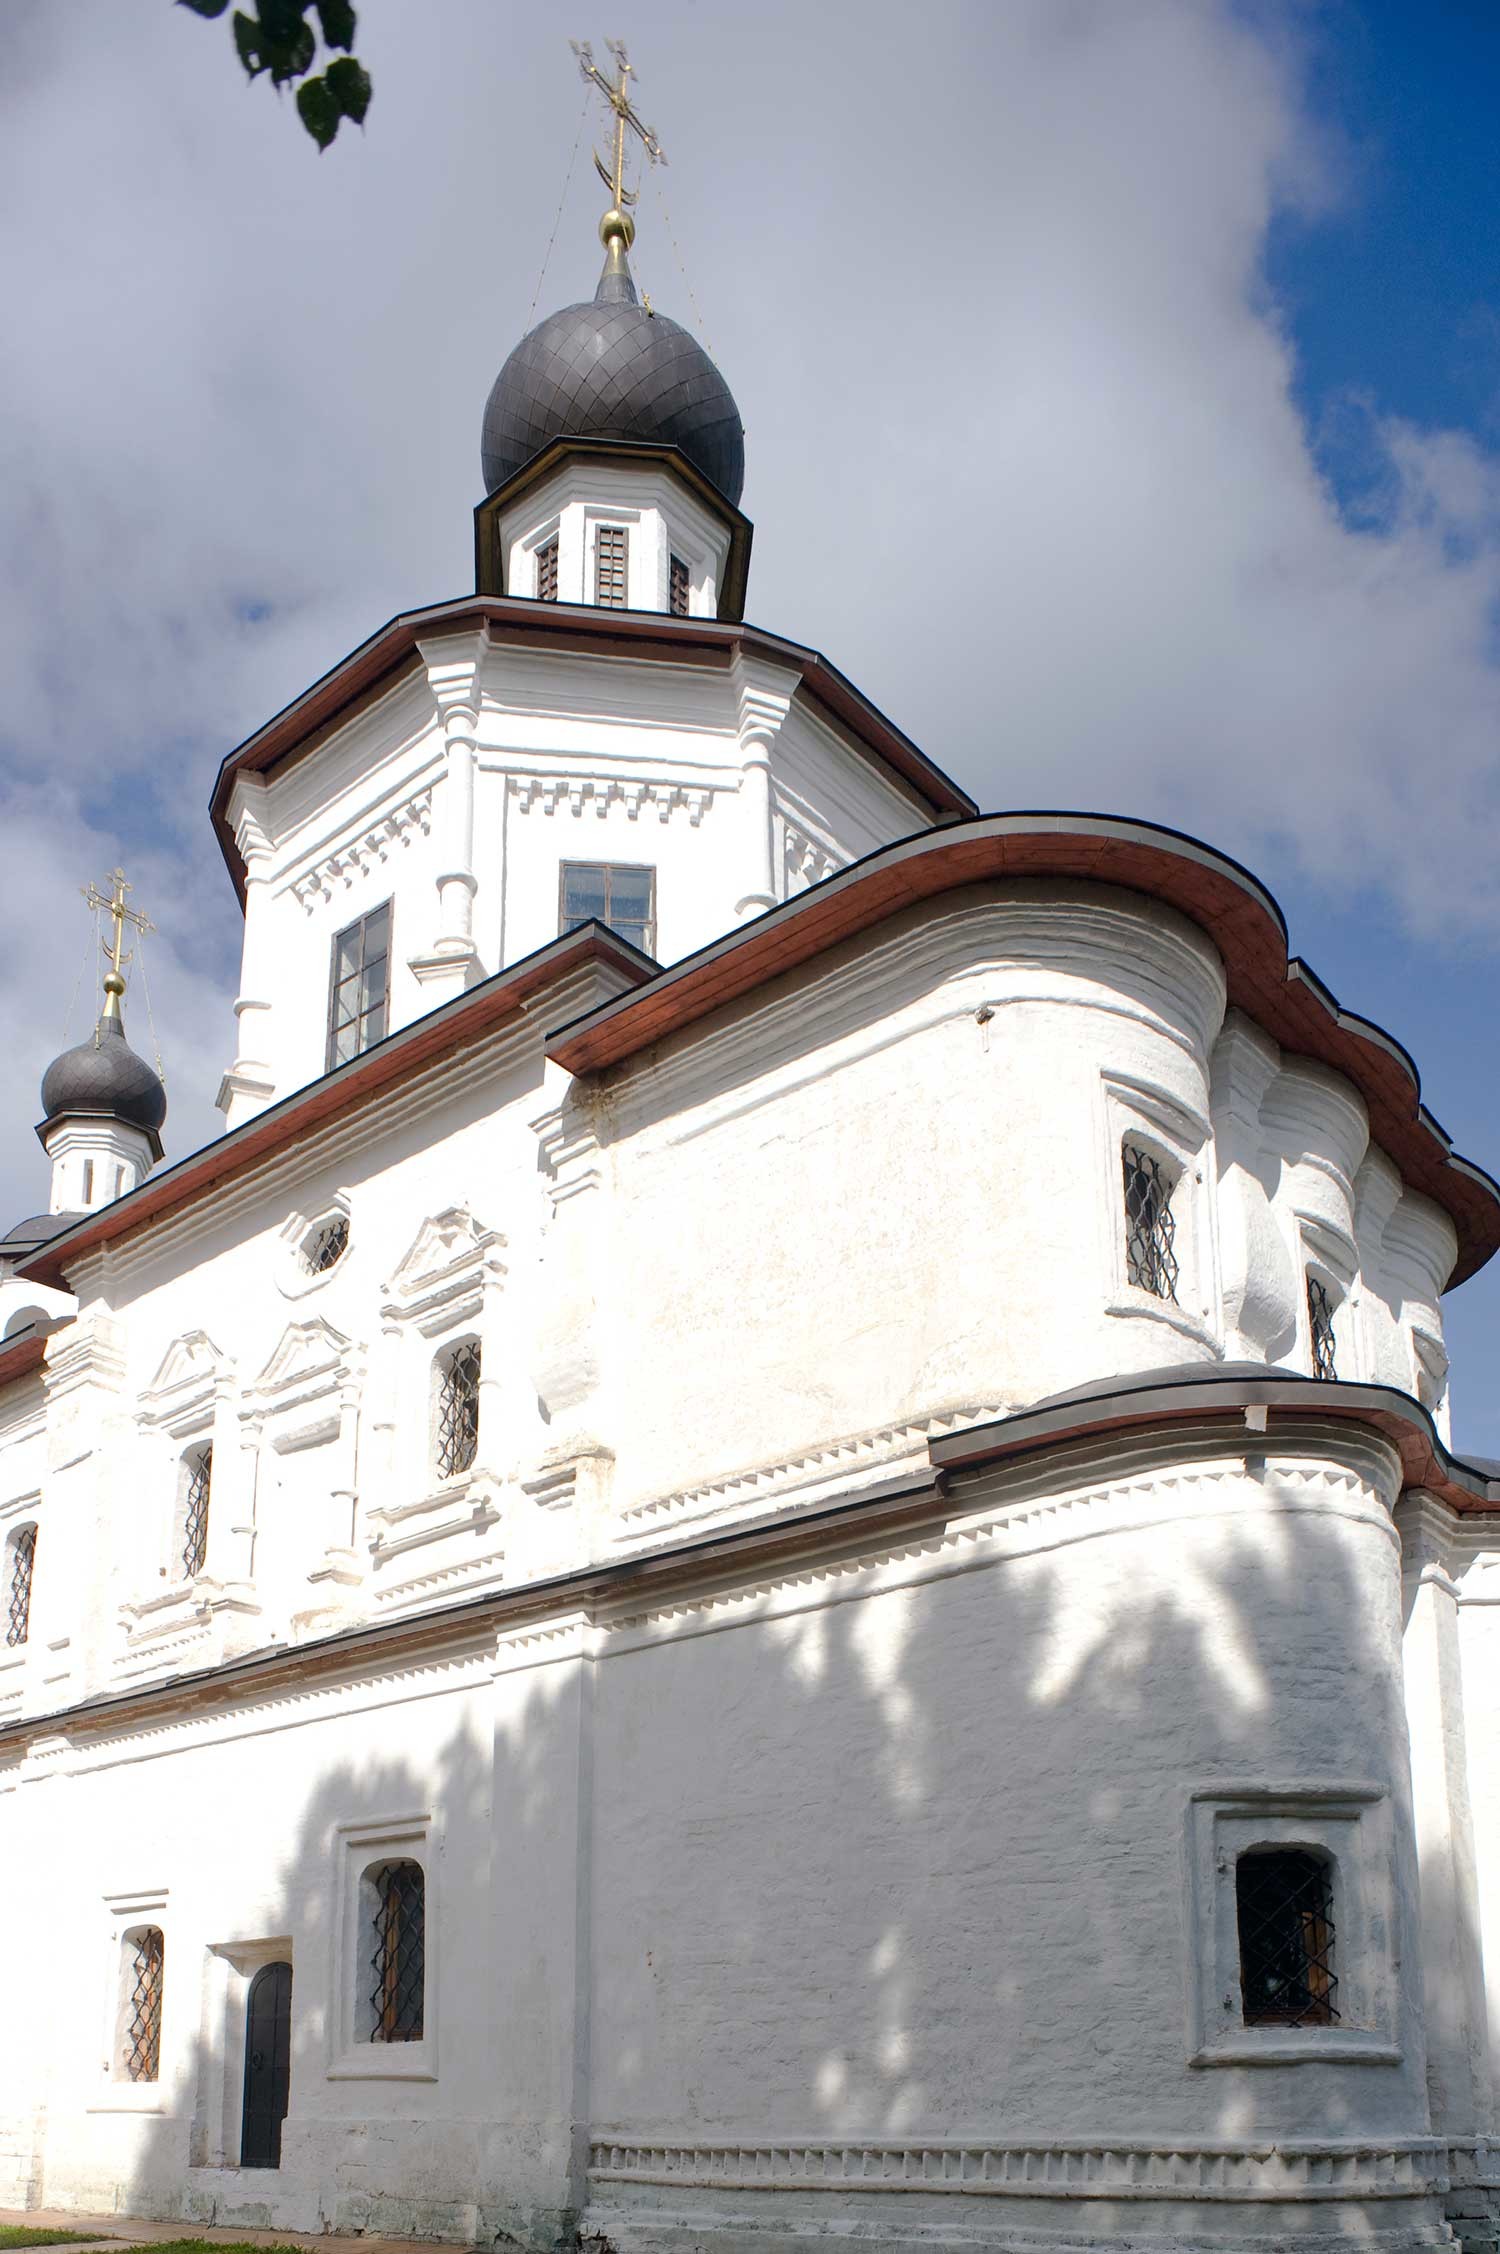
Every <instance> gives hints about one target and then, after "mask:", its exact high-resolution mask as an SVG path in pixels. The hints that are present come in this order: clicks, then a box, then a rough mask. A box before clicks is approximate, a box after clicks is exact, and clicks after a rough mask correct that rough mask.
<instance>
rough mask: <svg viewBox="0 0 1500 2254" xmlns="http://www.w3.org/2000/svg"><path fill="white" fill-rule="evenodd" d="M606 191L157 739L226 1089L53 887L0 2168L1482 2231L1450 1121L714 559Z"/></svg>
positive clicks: (1434, 2240) (1493, 1532) (707, 428)
mask: <svg viewBox="0 0 1500 2254" xmlns="http://www.w3.org/2000/svg"><path fill="white" fill-rule="evenodd" d="M601 232H602V234H603V236H604V239H605V242H606V246H607V257H606V264H605V270H604V274H603V278H602V280H601V282H600V285H599V288H598V292H597V294H596V296H595V297H594V298H593V299H592V301H590V302H587V303H584V304H580V305H574V306H570V307H568V308H566V309H565V310H564V311H561V312H559V313H555V314H553V315H552V316H551V317H550V318H548V319H547V320H544V321H543V322H542V324H541V325H540V327H539V328H537V329H535V330H534V331H533V332H532V333H531V335H530V336H528V337H527V338H526V339H525V340H524V341H523V342H522V343H521V344H520V345H518V346H517V348H516V350H515V352H514V353H513V354H512V355H511V358H510V359H509V360H508V361H507V363H506V365H505V367H504V368H503V370H502V371H501V374H500V376H499V378H498V379H497V381H496V383H495V386H494V389H493V391H492V392H491V394H490V398H489V403H488V407H487V409H486V413H485V421H484V447H483V451H484V484H485V496H486V497H485V498H484V500H483V501H482V502H481V504H480V506H479V508H478V510H477V512H476V519H475V527H476V588H475V592H474V593H473V594H471V595H466V596H463V597H461V598H459V599H458V600H455V601H448V602H442V603H438V604H435V605H433V606H432V607H430V608H427V609H422V610H414V611H411V612H409V613H407V614H405V615H403V616H400V617H398V618H395V619H393V620H392V621H391V622H390V623H389V624H388V625H386V626H384V627H382V628H381V629H380V631H379V632H377V633H376V634H374V635H373V636H372V637H371V639H370V640H369V641H367V642H365V643H364V644H363V645H362V646H361V647H360V648H359V649H357V650H355V651H354V652H353V653H352V654H351V655H350V656H349V657H347V658H346V659H344V660H343V662H342V663H340V664H339V665H337V666H335V667H334V669H333V670H332V671H331V672H330V673H328V674H327V675H326V676H325V677H324V678H323V679H322V680H320V681H318V682H316V683H314V685H313V686H312V687H311V688H309V689H308V690H307V692H306V693H305V694H304V695H303V696H302V697H300V698H299V699H298V700H297V702H296V703H294V704H293V705H291V706H289V707H288V709H287V710H286V711H284V712H282V713H280V714H278V715H277V716H276V717H275V718H274V719H272V720H270V721H268V722H267V724H266V725H265V726H264V727H263V728H262V729H260V731H259V732H258V733H257V734H255V735H254V736H252V737H251V738H250V739H249V741H248V742H246V743H244V744H242V745H241V746H240V748H239V749H238V750H237V751H235V752H234V753H233V754H232V755H231V756H230V757H229V758H228V759H226V761H225V762H224V765H223V769H222V771H221V773H220V776H219V780H218V784H217V787H216V789H215V792H214V797H213V806H212V819H213V824H214V829H215V832H216V836H217V839H218V843H219V846H220V848H221V850H222V852H223V854H224V857H225V860H226V861H227V863H228V869H229V874H230V878H231V879H232V881H233V883H234V884H235V886H236V887H237V888H238V891H239V894H240V897H241V899H242V901H243V906H244V918H245V924H244V933H245V936H244V956H243V971H242V976H241V982H240V991H239V997H238V1000H237V1001H236V1003H235V1025H234V1030H233V1032H232V1035H231V1034H229V1033H228V1030H227V1029H226V1042H225V1055H226V1068H225V1071H224V1076H223V1084H222V1090H221V1096H220V1101H221V1104H222V1107H223V1110H224V1113H225V1119H226V1131H225V1133H224V1134H223V1135H222V1137H221V1138H220V1139H218V1140H216V1141H214V1142H212V1143H210V1144H208V1145H207V1146H206V1147H205V1148H203V1149H201V1150H197V1151H192V1152H189V1153H187V1154H186V1155H177V1154H175V1153H171V1152H170V1151H169V1150H168V1149H166V1148H165V1147H164V1142H163V1134H164V1129H165V1114H166V1106H165V1097H164V1095H163V1091H162V1088H161V1084H160V1082H159V1080H158V1079H157V1077H156V1075H155V1073H154V1072H153V1071H152V1070H151V1068H150V1066H149V1065H147V1064H146V1063H145V1061H144V1060H143V1059H142V1058H140V1057H139V1056H137V1055H136V1054H135V1053H134V1052H133V1051H132V1049H131V1048H130V1046H129V1044H128V1042H127V1039H126V1036H125V1030H124V1018H123V1016H122V996H123V995H124V990H125V981H124V978H123V976H122V975H121V974H120V969H119V959H118V958H119V949H118V947H117V949H116V957H117V960H116V966H115V968H114V969H113V970H112V971H111V972H110V974H109V976H108V977H107V978H106V981H105V989H106V990H105V998H104V1007H103V1014H102V1016H101V1018H100V1021H99V1026H98V1030H97V1032H96V1033H95V1034H94V1035H93V1036H92V1037H91V1038H90V1039H89V1040H88V1041H86V1042H85V1043H84V1044H83V1045H82V1046H81V1047H80V1048H78V1049H76V1050H72V1051H69V1052H68V1053H67V1054H66V1055H64V1056H62V1057H60V1058H58V1059H57V1060H56V1061H55V1062H54V1063H53V1064H52V1065H51V1067H50V1069H49V1070H48V1072H47V1074H46V1079H45V1083H44V1091H43V1107H44V1112H45V1117H44V1119H43V1122H42V1125H41V1127H40V1128H39V1130H38V1131H39V1134H40V1137H41V1140H42V1142H43V1144H44V1146H45V1151H46V1155H47V1158H48V1159H49V1160H50V1163H51V1168H52V1176H51V1196H50V1205H49V1210H48V1211H47V1212H46V1213H44V1214H41V1215H39V1216H38V1217H36V1218H34V1219H31V1220H27V1221H24V1222H22V1223H21V1224H20V1225H19V1227H18V1228H16V1229H14V1230H13V1231H12V1232H11V1234H10V1236H9V1237H8V1238H7V1239H6V1240H5V1242H4V1245H3V1247H0V1254H3V1261H0V1267H3V1273H4V1277H5V1280H4V1281H3V1283H0V1330H3V1337H0V1542H3V1550H0V1628H3V1630H4V1641H3V1642H0V1869H3V1872H4V1880H5V1892H6V1909H7V1919H6V1926H7V1932H8V1935H9V1938H10V1945H11V1948H12V1950H13V1952H14V1954H13V1956H12V1959H11V1963H10V1968H9V1971H8V1974H7V1980H6V1992H7V1998H8V2005H9V2009H10V2012H11V2015H12V2020H13V2023H14V2027H15V2029H16V2031H17V2033H16V2038H15V2039H13V2040H12V2041H10V2042H9V2043H7V2044H6V2045H5V2046H4V2050H3V2054H0V2206H7V2205H8V2206H12V2207H28V2206H30V2207H37V2206H41V2205H47V2206H52V2207H64V2208H73V2209H83V2210H87V2211H89V2212H91V2213H97V2214H99V2215H109V2214H112V2213H128V2214H135V2215H149V2216H160V2217H181V2218H183V2219H184V2220H185V2221H191V2220H197V2221H199V2222H209V2221H213V2222H218V2223H238V2224H241V2225H244V2226H247V2227H248V2226H251V2225H265V2226H270V2227H275V2228H283V2229H297V2230H302V2231H316V2230H319V2229H329V2230H333V2229H337V2230H357V2229H370V2230H382V2231H395V2232H402V2233H411V2234H416V2235H422V2236H429V2237H432V2238H438V2239H451V2240H458V2241H462V2242H466V2243H478V2244H481V2245H487V2246H488V2245H495V2244H499V2245H501V2246H506V2247H509V2246H512V2245H516V2246H520V2247H524V2248H527V2249H531V2250H534V2254H545V2250H549V2249H557V2248H563V2247H570V2246H575V2245H578V2244H580V2243H582V2244H584V2245H587V2246H592V2247H594V2248H596V2249H599V2250H600V2254H602V2250H603V2249H605V2248H611V2249H619V2250H621V2254H628V2250H636V2249H640V2250H645V2249H656V2248H667V2247H672V2248H682V2249H690V2248H691V2249H696V2248H702V2249H722V2250H723V2254H745V2250H747V2249H752V2248H759V2249H765V2250H766V2254H774V2250H777V2249H780V2250H783V2254H785V2250H788V2249H792V2248H796V2247H802V2246H803V2245H805V2243H806V2242H807V2241H808V2240H810V2239H815V2238H818V2237H825V2236H826V2237H838V2238H841V2239H848V2240H853V2241H856V2242H858V2243H860V2244H868V2245H870V2246H872V2247H876V2248H883V2249H888V2250H890V2254H898V2250H899V2254H916V2250H918V2249H930V2250H938V2249H958V2248H964V2249H972V2250H977V2254H1000V2250H1002V2249H1004V2250H1014V2254H1047V2250H1051V2254H1072V2250H1076V2249H1080V2248H1083V2247H1088V2248H1091V2249H1116V2250H1120V2254H1124V2250H1126V2249H1129V2250H1131V2254H1143V2250H1146V2249H1161V2250H1162V2254H1199V2250H1205V2254H1206V2250H1213V2254H1252V2250H1254V2254H1273V2250H1282V2249H1293V2250H1298V2254H1332V2250H1333V2249H1336V2248H1337V2249H1358V2250H1359V2254H1418V2250H1419V2249H1422V2250H1425V2249H1434V2250H1436V2249H1439V2248H1453V2247H1455V2246H1458V2245H1460V2244H1461V2245H1462V2246H1463V2247H1465V2248H1466V2249H1468V2250H1470V2254H1477V2250H1479V2249H1491V2248H1494V2247H1495V2246H1496V2244H1497V2243H1500V2152H1497V2151H1496V2149H1495V2146H1494V2145H1493V2144H1492V2141H1491V2140H1492V2137H1493V2136H1494V2133H1495V2129H1496V2116H1495V2090H1496V2075H1497V2065H1500V2061H1497V2055H1496V2053H1497V2032H1500V1702H1497V1697H1496V1692H1497V1688H1500V1609H1497V1606H1500V1465H1488V1464H1484V1463H1476V1462H1473V1461H1464V1460H1461V1459H1459V1458H1458V1457H1456V1456H1455V1455H1454V1453H1453V1451H1452V1447H1451V1443H1450V1436H1449V1421H1448V1365H1447V1356H1446V1353H1445V1350H1444V1345H1443V1317H1442V1294H1443V1292H1444V1290H1445V1288H1446V1287H1447V1286H1448V1285H1450V1284H1451V1283H1454V1282H1456V1281H1459V1280H1461V1279H1462V1278H1464V1277H1466V1276H1468V1275H1471V1274H1472V1273H1473V1272H1474V1271H1475V1270H1476V1269H1477V1268H1478V1267H1479V1266H1480V1265H1481V1264H1482V1263H1483V1262H1485V1261H1487V1260H1488V1259H1490V1258H1491V1257H1492V1255H1493V1254H1494V1253H1495V1251H1496V1248H1497V1246H1500V1191H1497V1188H1496V1185H1495V1183H1494V1182H1492V1181H1491V1180H1490V1178H1489V1177H1488V1176H1487V1175H1486V1174H1484V1173H1483V1172H1481V1171H1480V1170H1479V1169H1478V1168H1477V1167H1476V1166H1474V1165H1471V1164H1470V1163H1469V1162H1468V1161H1466V1160H1464V1159H1462V1158H1460V1157H1458V1156H1456V1155H1455V1153H1454V1152H1453V1150H1452V1149H1451V1147H1450V1145H1449V1143H1448V1141H1447V1138H1446V1137H1445V1136H1444V1134H1443V1132H1442V1129H1441V1128H1440V1127H1439V1126H1438V1124H1437V1122H1436V1120H1435V1119H1434V1118H1433V1117H1432V1116H1431V1114H1430V1113H1429V1112H1428V1111H1427V1110H1426V1109H1425V1108H1424V1106H1423V1103H1422V1101H1421V1097H1420V1094H1419V1088H1418V1081H1417V1075H1416V1072H1415V1069H1414V1068H1413V1066H1412V1064H1411V1062H1410V1060H1409V1059H1408V1058H1407V1056H1406V1055H1405V1053H1404V1052H1403V1051H1402V1050H1401V1049H1400V1048H1399V1047H1398V1046H1397V1044H1396V1043H1395V1042H1394V1041H1393V1040H1391V1039H1390V1038H1389V1037H1388V1036H1387V1035H1386V1034H1384V1033H1383V1032H1381V1031H1380V1030H1379V1029H1378V1028H1377V1027H1376V1026H1374V1025H1372V1024H1370V1023H1368V1022H1367V1021H1365V1020H1364V1019H1362V1018H1360V1017H1357V1016H1353V1015H1351V1014H1349V1013H1348V1012H1346V1011H1345V1010H1343V1009H1341V1008H1340V1007H1339V1006H1338V1004H1337V1003H1336V1002H1335V1001H1334V1000H1333V998H1332V996H1331V995H1330V994H1329V993H1328V991H1327V989H1326V988H1325V987H1323V986H1322V985H1320V983H1319V982H1318V980H1317V978H1316V977H1315V976H1314V975H1313V973H1312V972H1311V971H1310V970H1309V969H1308V968H1307V967H1306V966H1305V965H1304V964H1303V963H1301V962H1300V961H1298V960H1297V959H1296V958H1295V957H1292V956H1289V954H1288V948H1287V937H1286V931H1285V927H1284V925H1283V922H1282V919H1281V917H1280V914H1279V912H1278V910H1277V907H1276V904H1275V902H1274V901H1273V900H1272V899H1271V898H1270V896H1269V895H1268V894H1267V893H1266V892H1265V890H1264V889H1263V888H1262V887H1261V886H1260V885H1259V884H1258V883H1257V882H1256V881H1255V879H1254V878H1253V877H1252V876H1250V875H1248V874H1247V873H1246V871H1245V870H1244V869H1242V868H1240V867H1239V866H1238V865H1237V864H1235V863H1234V862H1232V861H1230V860H1228V859H1226V858H1225V857H1223V856H1222V855H1220V854H1218V853H1216V852H1215V851H1214V850H1213V849H1212V848H1211V847H1209V846H1206V845H1202V844H1199V843H1196V842H1194V841H1193V840H1191V839H1189V838H1186V837H1183V836H1180V835H1177V834H1175V833H1173V832H1170V831H1166V830H1162V829H1160V828H1156V827H1153V826H1152V825H1150V824H1148V823H1144V822H1136V821H1131V820H1128V819H1122V818H1114V817H1103V816H1097V815H1081V814H1063V813H1005V814H990V815H981V814H979V813H978V812H977V811H976V809H975V807H974V806H973V804H972V802H971V801H970V800H969V799H968V797H967V796H966V795H965V793H964V792H963V790H962V789H961V788H959V787H958V785H956V784H955V783H953V782H952V781H950V780H949V779H948V778H947V777H946V776H945V775H943V774H942V773H940V772H939V771H938V769H937V768H936V767H934V766H933V765H932V763H931V762H930V761H929V760H928V759H926V758H925V757H924V756H923V754H922V752H921V751H920V750H919V749H918V748H917V746H916V745H915V744H914V743H912V742H911V741H910V740H909V739H908V738H907V737H906V736H905V735H903V734H902V733H901V731H900V729H899V728H897V727H896V726H895V725H894V724H893V723H892V722H891V721H890V720H889V719H887V718H886V717H885V716H884V715H883V714H882V713H881V712H879V711H877V710H876V709H875V707H874V706H873V705H871V704H870V703H869V702H868V700H867V699H866V698H865V697H863V696H862V695H861V693H860V692H859V690H858V689H857V688H856V687H855V686H854V685H853V684H852V683H851V682H850V681H848V680H847V679H846V678H845V677H844V676H843V675H842V674H841V673H840V672H839V671H838V670H837V669H836V667H835V666H834V665H832V664H831V663H830V662H829V661H828V659H826V658H825V657H822V656H820V655H819V654H818V653H817V652H815V651H813V650H810V649H805V648H802V647H799V646H798V645H797V644H795V643H793V642H789V641H786V640H783V639H781V638H780V637H778V636H775V635H772V634H768V633H764V632H761V631H760V630H759V629H757V628H756V627H754V626H753V625H750V624H747V623H746V620H745V616H744V612H745V603H746V586H747V573H748V563H749V550H750V525H749V523H748V521H747V519H746V518H745V517H744V516H743V515H742V514H741V511H740V507H739V501H740V490H741V483H742V476H743V467H744V462H743V441H742V433H741V428H740V421H739V416H738V414H737V411H736V409H735V405H734V401H733V398H732V396H731V394H730V392H729V390H728V387H727V386H726V384H725V383H724V380H723V378H722V377H721V376H720V374H719V372H718V370H717V369H716V368H715V367H714V366H713V364H712V363H711V361H710V360H709V359H708V358H707V356H706V354H705V353H704V352H703V351H702V349H701V348H700V347H699V345H698V344H697V343H695V342H694V340H693V339H692V338H691V337H690V336H689V335H688V334H687V333H686V332H685V331H684V330H683V329H681V328H680V327H678V326H677V325H676V324H675V323H674V322H672V321H671V320H670V319H668V318H667V317H666V316H665V315H663V314H661V313H656V312H653V311H652V310H650V309H649V308H648V307H646V306H644V305H642V304H641V303H640V302H638V300H637V295H636V291H635V287H634V285H633V283H632V281H631V278H630V273H629V267H628V263H627V251H628V248H629V243H630V239H631V235H632V233H633V228H632V224H631V222H630V219H629V217H628V214H627V213H625V212H624V211H623V209H622V208H621V207H620V206H619V205H618V204H617V206H616V208H614V209H612V211H611V212H610V213H609V214H608V215H607V217H606V219H605V221H604V224H603V227H602V229H601ZM115 904H116V906H117V907H118V910H119V916H118V918H117V931H118V929H120V928H122V926H123V923H124V922H125V920H127V919H128V911H127V910H126V909H125V908H124V894H123V892H119V893H117V894H116V896H115ZM231 1041H232V1054H231V1053H230V1052H231ZM37 1061H38V1062H39V1063H40V1062H41V1061H42V1060H37ZM40 1181H41V1175H40V1172H39V1188H38V1202H41V1188H40ZM1486 1967H1488V1973H1487V1972H1486Z"/></svg>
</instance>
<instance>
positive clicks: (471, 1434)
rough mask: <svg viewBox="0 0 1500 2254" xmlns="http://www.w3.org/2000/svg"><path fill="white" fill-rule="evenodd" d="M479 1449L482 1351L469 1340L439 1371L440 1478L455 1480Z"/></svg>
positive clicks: (438, 1438) (471, 1461) (438, 1462)
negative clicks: (480, 1362) (480, 1359)
mask: <svg viewBox="0 0 1500 2254" xmlns="http://www.w3.org/2000/svg"><path fill="white" fill-rule="evenodd" d="M478 1448H479V1348H478V1346H477V1344H476V1343H475V1341H474V1340H473V1339H469V1340H467V1341H466V1342H465V1344H464V1345H462V1346H455V1347H454V1349H453V1351H452V1353H451V1354H450V1355H449V1356H448V1358H447V1360H446V1362H443V1363H441V1364H440V1365H439V1369H438V1390H437V1448H436V1454H437V1470H438V1477H439V1478H440V1479H456V1478H457V1477H458V1475H459V1473H460V1472H464V1471H467V1470H468V1469H469V1467H470V1465H471V1464H472V1463H473V1461H474V1457H475V1455H476V1453H477V1451H478Z"/></svg>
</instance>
